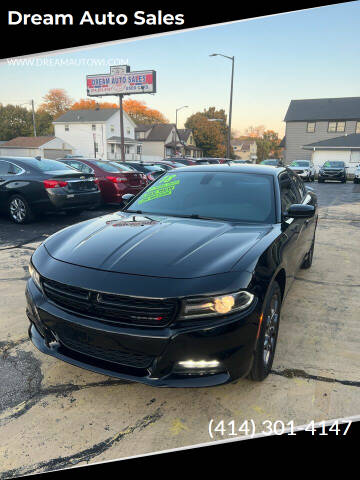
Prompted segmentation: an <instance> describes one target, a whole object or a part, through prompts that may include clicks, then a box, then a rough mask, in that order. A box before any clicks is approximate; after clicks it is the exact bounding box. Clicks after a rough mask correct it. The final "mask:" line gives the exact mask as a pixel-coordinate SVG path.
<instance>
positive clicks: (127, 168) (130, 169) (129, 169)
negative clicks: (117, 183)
mask: <svg viewBox="0 0 360 480" xmlns="http://www.w3.org/2000/svg"><path fill="white" fill-rule="evenodd" d="M116 166H117V167H118V168H120V170H121V171H122V172H136V168H133V167H130V165H125V163H119V162H116Z"/></svg>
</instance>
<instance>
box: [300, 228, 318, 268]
mask: <svg viewBox="0 0 360 480" xmlns="http://www.w3.org/2000/svg"><path fill="white" fill-rule="evenodd" d="M314 248H315V236H314V238H313V241H312V244H311V248H310V250H309V251H308V253H307V254H306V257H305V258H304V261H303V263H302V264H301V268H303V269H308V268H310V267H311V265H312V262H313V257H314Z"/></svg>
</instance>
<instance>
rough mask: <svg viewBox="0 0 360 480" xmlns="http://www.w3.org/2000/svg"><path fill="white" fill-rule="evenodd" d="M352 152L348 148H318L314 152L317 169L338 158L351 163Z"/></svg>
mask: <svg viewBox="0 0 360 480" xmlns="http://www.w3.org/2000/svg"><path fill="white" fill-rule="evenodd" d="M349 157H350V152H349V151H348V150H317V151H315V152H314V153H313V156H312V160H313V163H314V165H315V168H316V170H317V171H319V167H321V166H322V165H324V163H325V162H326V161H331V160H338V161H341V162H345V164H346V165H348V163H349Z"/></svg>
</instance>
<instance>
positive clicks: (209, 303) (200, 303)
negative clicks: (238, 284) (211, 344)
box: [182, 291, 255, 319]
mask: <svg viewBox="0 0 360 480" xmlns="http://www.w3.org/2000/svg"><path fill="white" fill-rule="evenodd" d="M254 298H255V296H254V295H253V294H252V293H249V292H245V291H242V292H237V293H229V294H228V295H221V296H216V297H207V298H194V299H188V300H185V302H184V310H183V315H182V318H183V319H191V318H201V317H214V316H219V315H226V314H228V313H233V312H237V311H240V310H245V309H246V308H248V307H249V306H250V305H251V303H252V302H253V300H254Z"/></svg>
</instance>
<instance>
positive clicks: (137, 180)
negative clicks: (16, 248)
mask: <svg viewBox="0 0 360 480" xmlns="http://www.w3.org/2000/svg"><path fill="white" fill-rule="evenodd" d="M225 161H226V159H213V158H211V159H204V158H202V159H188V158H178V157H174V158H165V159H164V160H162V161H158V162H154V163H142V162H119V161H113V162H109V161H103V160H101V159H96V158H84V157H74V156H71V157H66V158H59V159H57V160H50V159H45V158H40V157H36V158H35V157H2V158H0V210H1V211H2V212H3V213H7V214H8V215H9V217H10V218H11V220H13V221H14V222H15V223H18V224H23V223H28V222H30V221H31V220H33V218H34V217H35V216H36V215H38V214H40V213H47V212H53V211H63V212H65V213H66V214H68V215H76V214H78V213H80V212H82V211H83V210H88V209H94V208H96V207H97V206H99V205H100V204H102V203H105V204H117V205H121V204H123V196H124V195H125V194H132V195H137V194H138V193H139V192H140V191H141V190H143V189H144V188H145V187H146V186H147V185H148V184H149V183H151V182H153V181H154V180H155V179H156V178H157V177H158V176H160V175H162V174H163V173H164V172H166V171H167V170H170V169H173V168H177V167H183V166H184V165H188V166H190V165H196V164H199V163H200V164H208V163H224V162H225Z"/></svg>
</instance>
